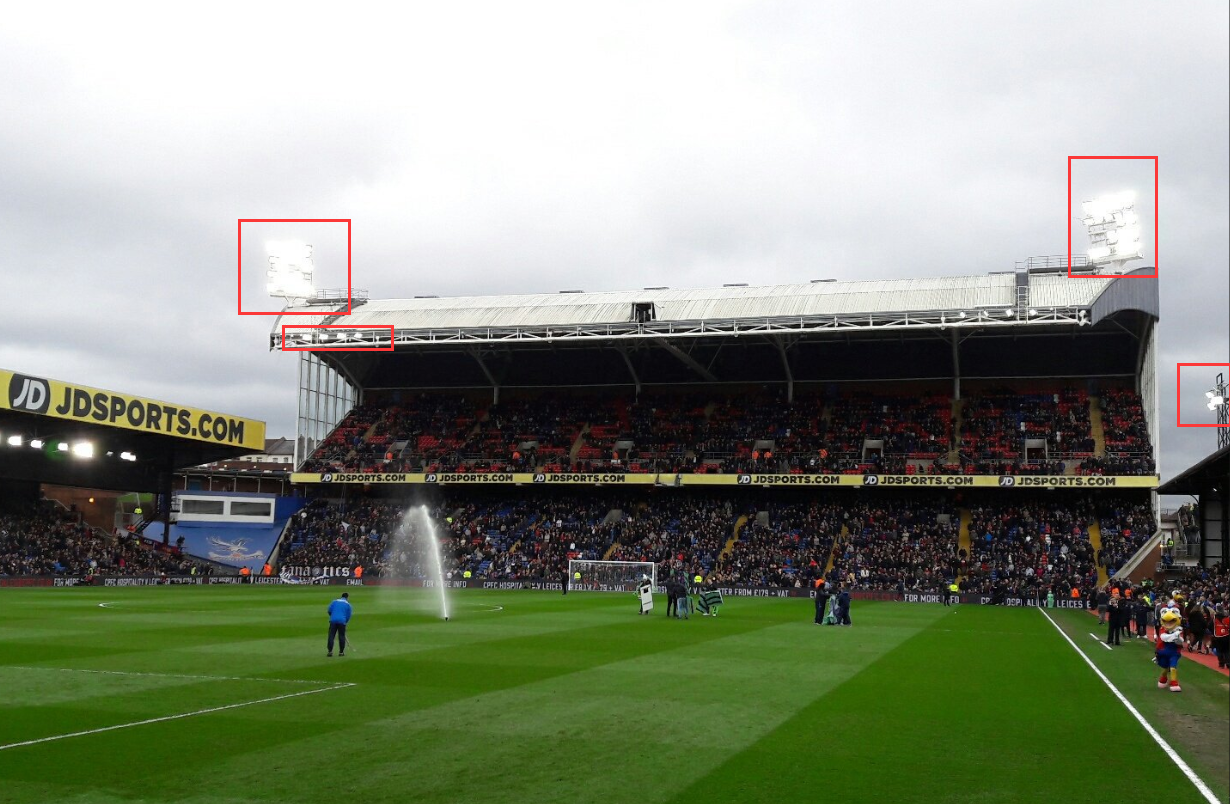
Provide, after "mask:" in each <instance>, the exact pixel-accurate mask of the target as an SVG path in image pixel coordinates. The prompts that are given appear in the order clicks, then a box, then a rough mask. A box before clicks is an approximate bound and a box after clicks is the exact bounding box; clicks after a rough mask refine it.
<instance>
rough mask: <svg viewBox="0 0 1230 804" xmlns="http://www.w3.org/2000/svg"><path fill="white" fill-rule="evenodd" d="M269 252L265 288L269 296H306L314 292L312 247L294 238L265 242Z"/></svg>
mask: <svg viewBox="0 0 1230 804" xmlns="http://www.w3.org/2000/svg"><path fill="white" fill-rule="evenodd" d="M265 250H266V251H267V252H268V253H269V270H268V271H267V272H266V274H265V275H266V276H268V277H269V282H268V284H266V285H265V290H266V291H267V292H268V293H269V295H270V296H283V297H286V298H308V297H309V296H311V295H312V294H313V293H314V292H315V288H314V287H313V285H312V274H313V272H314V270H315V269H314V267H313V266H312V247H311V246H310V245H308V244H306V243H300V242H298V241H294V240H286V241H274V242H270V243H266V244H265Z"/></svg>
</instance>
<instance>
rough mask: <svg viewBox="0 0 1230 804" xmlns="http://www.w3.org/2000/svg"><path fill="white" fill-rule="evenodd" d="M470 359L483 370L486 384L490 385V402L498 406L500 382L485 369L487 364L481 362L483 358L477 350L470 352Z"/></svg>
mask: <svg viewBox="0 0 1230 804" xmlns="http://www.w3.org/2000/svg"><path fill="white" fill-rule="evenodd" d="M470 357H473V358H474V362H476V363H478V367H479V368H480V369H482V370H483V375H484V376H486V378H487V382H489V383H491V401H492V403H493V404H496V405H498V404H500V382H499V380H497V379H496V378H495V375H494V374H492V373H491V369H489V368H487V364H486V363H485V362H483V356H482V355H481V354H479V352H478V350H477V349H474V350H471V351H470Z"/></svg>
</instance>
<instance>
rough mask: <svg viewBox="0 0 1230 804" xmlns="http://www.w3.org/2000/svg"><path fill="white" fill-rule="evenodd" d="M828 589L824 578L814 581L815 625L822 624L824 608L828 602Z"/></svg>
mask: <svg viewBox="0 0 1230 804" xmlns="http://www.w3.org/2000/svg"><path fill="white" fill-rule="evenodd" d="M828 589H829V588H828V584H826V583H825V582H824V579H820V580H818V581H816V625H824V609H825V607H827V606H828V604H829V591H828Z"/></svg>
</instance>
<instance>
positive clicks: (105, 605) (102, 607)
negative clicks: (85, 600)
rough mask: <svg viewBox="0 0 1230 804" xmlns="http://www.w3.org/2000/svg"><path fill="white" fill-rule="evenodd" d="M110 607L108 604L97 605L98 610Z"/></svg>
mask: <svg viewBox="0 0 1230 804" xmlns="http://www.w3.org/2000/svg"><path fill="white" fill-rule="evenodd" d="M110 605H111V604H110V603H99V604H98V608H100V609H105V608H107V607H108V606H110Z"/></svg>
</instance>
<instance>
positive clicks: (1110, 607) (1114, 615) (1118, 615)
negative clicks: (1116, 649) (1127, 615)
mask: <svg viewBox="0 0 1230 804" xmlns="http://www.w3.org/2000/svg"><path fill="white" fill-rule="evenodd" d="M1123 610H1124V605H1123V601H1122V600H1120V599H1119V596H1118V595H1111V596H1110V600H1109V602H1108V603H1107V605H1106V623H1107V630H1106V644H1107V645H1119V644H1121V643H1120V642H1119V631H1120V629H1121V628H1122V627H1123Z"/></svg>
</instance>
